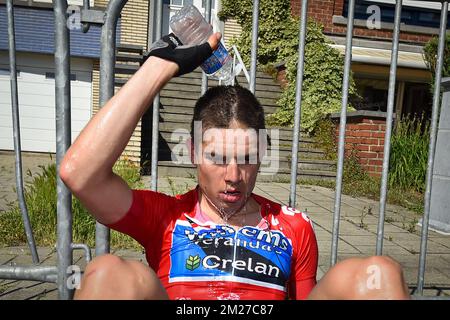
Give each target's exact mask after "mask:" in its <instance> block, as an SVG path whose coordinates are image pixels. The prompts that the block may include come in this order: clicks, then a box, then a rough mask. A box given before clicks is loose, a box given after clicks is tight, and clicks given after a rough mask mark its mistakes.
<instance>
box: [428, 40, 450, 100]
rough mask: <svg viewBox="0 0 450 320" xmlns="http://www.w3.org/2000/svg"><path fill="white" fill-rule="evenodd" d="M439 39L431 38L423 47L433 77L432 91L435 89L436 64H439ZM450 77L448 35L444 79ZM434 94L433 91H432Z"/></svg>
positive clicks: (445, 49) (443, 71)
mask: <svg viewBox="0 0 450 320" xmlns="http://www.w3.org/2000/svg"><path fill="white" fill-rule="evenodd" d="M438 42H439V38H438V37H433V38H431V39H430V40H429V41H428V42H427V44H426V45H425V46H424V47H423V57H424V60H425V63H426V65H427V67H428V68H429V69H430V71H431V74H432V75H433V78H432V83H431V90H433V87H434V75H435V74H436V64H437V51H438ZM448 76H450V35H447V38H446V39H445V45H444V61H443V69H442V77H448ZM432 92H433V91H432Z"/></svg>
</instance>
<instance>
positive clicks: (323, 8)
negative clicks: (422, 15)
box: [291, 0, 431, 44]
mask: <svg viewBox="0 0 450 320" xmlns="http://www.w3.org/2000/svg"><path fill="white" fill-rule="evenodd" d="M343 8H344V0H309V1H308V19H310V18H313V19H314V20H315V21H317V22H320V23H322V24H323V26H324V32H325V33H326V34H330V35H343V36H345V34H346V30H347V28H346V26H345V25H337V24H333V16H334V15H335V16H342V13H343ZM291 11H292V14H293V15H295V16H299V15H300V11H301V0H291ZM353 35H354V36H355V37H358V36H360V37H370V38H374V39H386V40H390V39H392V30H383V29H380V30H377V29H373V30H370V29H368V28H366V27H361V26H354V31H353ZM430 38H431V35H426V34H420V33H412V32H404V31H402V32H400V41H406V42H413V43H419V44H423V43H426V42H427V41H428V40H429V39H430Z"/></svg>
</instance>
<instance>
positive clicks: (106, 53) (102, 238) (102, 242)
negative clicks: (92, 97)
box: [95, 0, 127, 256]
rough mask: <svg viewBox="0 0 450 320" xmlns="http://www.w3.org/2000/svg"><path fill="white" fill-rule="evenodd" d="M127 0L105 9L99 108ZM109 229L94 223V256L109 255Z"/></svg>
mask: <svg viewBox="0 0 450 320" xmlns="http://www.w3.org/2000/svg"><path fill="white" fill-rule="evenodd" d="M126 3H127V0H111V1H109V3H108V7H107V8H106V15H105V16H106V18H105V23H104V24H103V27H102V36H101V52H100V107H102V106H103V105H105V103H106V102H107V101H108V100H109V99H110V98H111V97H112V96H113V95H114V64H115V62H116V26H117V20H118V19H119V15H120V12H121V11H122V8H123V7H124V6H125V4H126ZM109 241H110V232H109V228H107V227H106V226H104V225H102V224H101V223H98V222H97V223H96V226H95V255H96V256H99V255H102V254H105V253H109V249H110V247H109Z"/></svg>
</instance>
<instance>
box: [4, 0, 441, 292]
mask: <svg viewBox="0 0 450 320" xmlns="http://www.w3.org/2000/svg"><path fill="white" fill-rule="evenodd" d="M434 1H435V2H442V9H441V20H440V31H439V46H438V56H437V68H436V75H435V83H434V95H433V106H432V120H431V130H430V131H431V133H430V144H429V158H428V169H427V175H426V192H425V199H424V201H425V210H424V215H423V222H422V232H421V247H420V258H419V268H418V269H419V271H418V281H417V295H416V296H415V298H417V299H437V298H440V297H424V296H423V288H424V274H425V264H426V254H427V237H428V224H429V223H428V222H429V216H430V194H431V188H432V173H433V164H434V157H435V149H436V136H437V124H438V115H439V104H440V93H441V92H440V83H441V78H442V67H443V57H444V45H445V36H446V25H447V15H448V2H447V1H440V0H434ZM126 2H127V0H110V1H109V3H108V6H107V8H106V10H105V12H98V11H95V10H91V9H89V5H88V1H86V0H84V6H83V9H82V10H81V12H82V15H81V22H82V23H83V30H84V31H85V32H86V31H88V29H89V24H90V23H97V24H101V25H102V33H101V55H100V105H104V104H105V103H106V102H107V101H108V100H109V99H110V98H111V97H112V96H113V94H114V63H115V52H116V47H115V45H116V41H115V39H116V33H115V30H116V26H117V22H118V19H119V15H120V12H121V10H122V9H123V7H124V5H125V4H126ZM155 3H156V4H155V7H156V8H154V9H155V10H152V11H153V12H156V18H155V19H154V21H155V26H154V30H155V34H154V37H155V38H154V39H153V40H155V39H157V38H160V37H161V24H162V1H155ZM6 6H7V15H8V36H9V60H10V74H11V103H12V111H13V112H12V115H13V132H14V150H15V161H16V167H15V169H16V184H17V194H18V200H19V206H20V209H21V212H22V218H23V222H24V226H25V232H26V236H27V240H28V245H29V247H30V250H31V253H32V261H33V263H34V264H38V263H39V257H38V254H37V250H36V245H35V242H34V239H33V232H32V229H31V226H30V222H29V217H28V212H27V206H26V203H25V199H24V193H23V178H22V162H21V145H20V125H19V106H18V91H17V76H16V50H15V38H14V14H13V3H12V0H7V1H6ZM53 8H54V16H55V101H56V165H57V170H58V169H59V165H60V163H61V160H62V158H63V156H64V154H65V153H66V151H67V149H68V148H69V146H70V141H71V119H70V110H71V106H70V50H69V30H68V28H67V14H66V12H67V1H66V0H53ZM206 8H207V10H206V17H207V19H208V20H210V19H211V0H208V1H206ZM354 9H355V0H349V3H348V24H347V35H346V48H345V64H344V78H343V86H342V108H341V121H340V127H339V138H338V162H337V164H338V165H337V177H336V191H335V205H334V215H333V233H332V247H331V261H330V265H331V266H332V265H334V264H335V263H336V261H337V250H338V238H339V221H340V207H341V195H342V181H343V163H344V147H345V126H346V112H347V109H346V106H347V103H348V91H349V79H350V68H351V52H352V38H353V23H354V12H355V10H354ZM401 11H402V0H397V1H396V6H395V21H394V31H393V41H392V55H391V64H390V73H389V91H388V101H387V121H386V135H385V145H384V158H383V169H382V179H381V190H380V209H379V221H378V231H377V243H376V255H381V254H382V252H383V235H384V220H385V219H384V217H385V210H386V195H387V177H388V168H389V155H390V142H391V132H392V118H393V108H394V97H395V82H396V71H397V58H398V47H399V33H400V17H401ZM307 12H308V0H303V1H302V5H301V19H300V26H299V47H298V51H299V61H298V67H297V86H296V100H295V121H294V133H293V141H292V142H293V143H292V160H291V183H290V197H289V205H290V206H292V207H295V204H296V203H295V201H296V200H295V199H296V196H295V195H296V187H297V186H296V180H297V179H296V177H297V170H298V167H297V162H298V150H299V134H300V123H301V119H300V115H301V98H302V85H303V74H304V73H303V71H304V54H305V39H306V38H305V37H306V25H307ZM258 13H259V1H258V0H256V1H254V2H253V31H252V51H251V52H252V54H251V69H250V84H249V89H250V90H251V91H252V92H255V86H256V61H257V59H256V57H257V49H258V43H257V39H258V21H259V16H258ZM207 87H208V82H207V78H206V76H205V75H203V78H202V93H203V92H205V91H206V89H207ZM158 119H159V95H158V96H156V98H155V100H154V103H153V130H152V137H153V138H152V139H153V140H152V162H151V177H152V179H151V189H152V190H157V178H158V177H157V163H158V159H157V158H158V125H159V123H158ZM71 197H72V196H71V193H70V192H69V190H68V189H67V187H66V186H65V185H64V183H63V182H62V181H61V179H60V178H59V177H58V179H57V198H58V200H57V236H58V240H57V261H58V262H57V266H50V267H43V266H14V267H13V266H0V279H17V280H35V281H43V282H53V283H57V285H58V293H59V298H60V299H70V298H71V297H72V294H73V292H72V290H71V289H69V287H68V286H67V285H66V284H67V281H68V277H69V273H68V270H69V269H70V267H71V265H72V263H73V255H72V253H73V250H76V249H81V250H84V251H85V254H86V260H87V261H90V260H91V256H90V249H89V248H88V247H87V246H86V245H84V244H75V243H73V242H72V241H73V239H72V212H71V201H72V200H71V199H72V198H71ZM108 252H109V230H108V228H106V227H105V226H103V225H101V224H99V223H97V226H96V250H95V253H96V255H101V254H104V253H108Z"/></svg>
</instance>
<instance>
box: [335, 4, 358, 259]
mask: <svg viewBox="0 0 450 320" xmlns="http://www.w3.org/2000/svg"><path fill="white" fill-rule="evenodd" d="M354 16H355V0H350V2H349V4H348V19H347V35H346V44H345V64H344V79H343V82H342V106H341V121H340V123H339V143H338V162H337V175H336V191H335V202H334V214H333V234H332V243H331V266H334V265H335V264H336V261H337V251H338V239H339V219H340V215H341V197H342V179H343V173H344V157H345V152H344V151H345V126H346V124H347V103H348V88H349V80H350V68H351V64H352V42H353V22H354V21H353V18H354Z"/></svg>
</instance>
